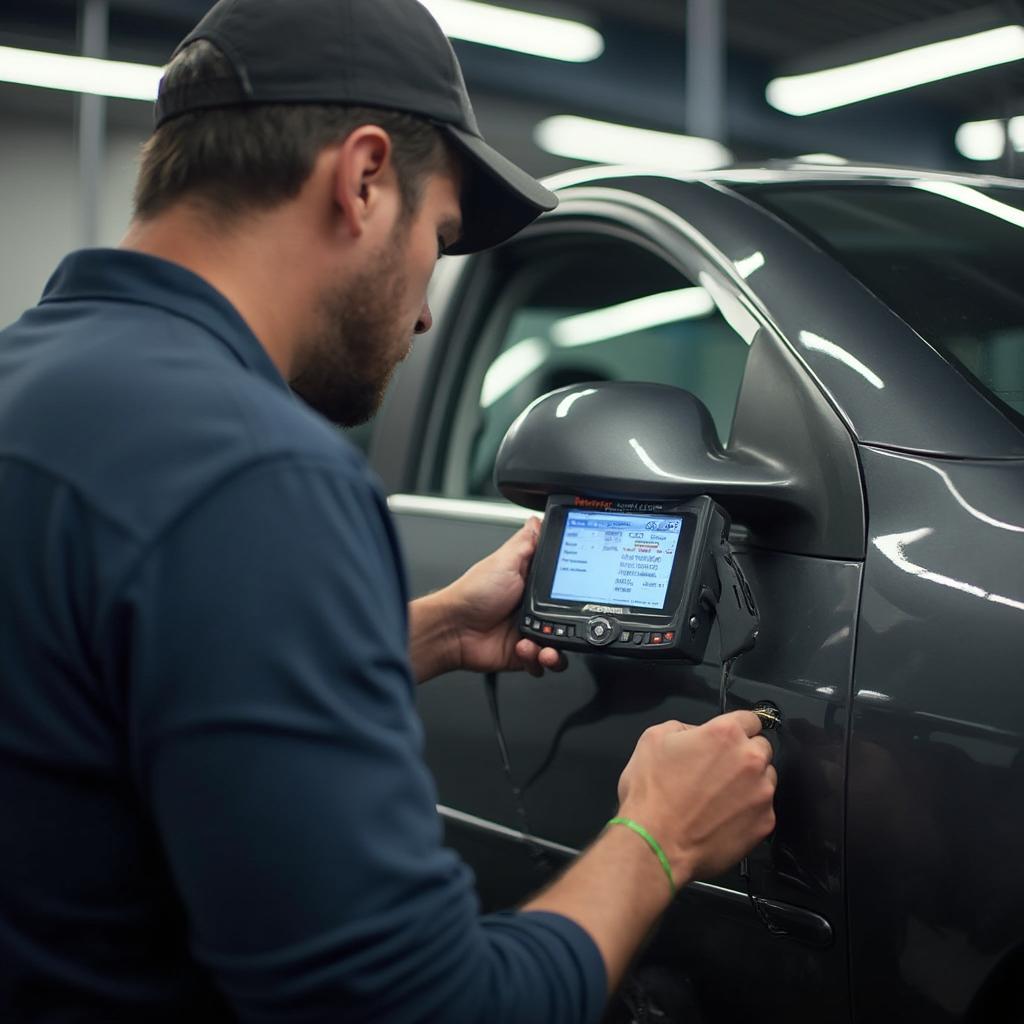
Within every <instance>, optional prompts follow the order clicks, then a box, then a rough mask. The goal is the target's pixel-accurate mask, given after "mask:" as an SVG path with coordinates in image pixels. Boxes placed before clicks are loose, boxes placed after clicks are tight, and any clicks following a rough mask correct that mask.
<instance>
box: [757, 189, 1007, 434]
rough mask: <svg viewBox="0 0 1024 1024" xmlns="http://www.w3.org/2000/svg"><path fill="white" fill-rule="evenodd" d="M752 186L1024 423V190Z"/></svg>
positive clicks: (765, 204) (760, 200)
mask: <svg viewBox="0 0 1024 1024" xmlns="http://www.w3.org/2000/svg"><path fill="white" fill-rule="evenodd" d="M741 191H743V192H744V194H745V195H746V196H747V197H748V198H749V199H751V200H753V201H754V202H756V203H758V204H759V205H761V206H763V207H765V208H766V209H768V210H770V211H772V212H773V213H775V214H776V215H777V216H779V217H781V218H782V219H783V220H785V221H787V222H788V223H789V224H790V225H791V226H793V227H795V228H796V229H797V230H798V231H800V232H801V233H802V234H804V235H806V236H808V237H809V238H810V239H811V240H812V241H814V242H815V244H817V245H818V246H819V247H820V248H822V249H824V250H826V251H828V252H830V253H831V254H832V255H833V256H834V257H835V258H836V259H838V260H839V261H840V262H841V263H842V264H844V266H846V268H847V269H848V270H849V271H851V272H852V273H853V274H854V275H855V276H856V277H858V278H859V279H860V280H861V281H862V282H863V283H864V284H865V285H866V286H867V287H868V288H869V289H871V291H872V292H874V293H875V295H877V296H878V297H879V298H880V299H881V300H882V301H883V302H885V303H886V304H887V305H888V306H889V307H890V308H891V309H893V310H894V311H895V312H896V313H897V314H898V315H899V316H900V317H902V318H903V319H904V320H905V321H906V322H907V323H908V324H910V326H911V327H913V328H914V330H916V331H917V333H918V334H920V335H921V336H922V337H923V338H924V339H925V340H926V341H928V342H929V343H930V344H932V345H933V346H934V347H935V348H937V349H938V350H939V351H940V352H941V353H943V355H945V356H946V357H947V358H948V359H949V360H950V361H951V362H952V363H953V364H954V365H955V366H956V367H957V368H958V369H959V370H961V371H962V372H963V373H964V374H965V375H966V376H967V377H968V378H969V379H970V380H971V381H972V382H973V383H974V384H975V385H976V386H977V387H979V388H980V389H981V390H982V391H983V392H984V393H985V394H986V395H987V396H988V397H989V398H990V399H991V400H993V402H994V403H995V404H996V405H997V406H999V407H1000V408H1001V409H1002V410H1003V411H1004V412H1005V413H1006V414H1007V415H1008V416H1009V417H1010V418H1011V419H1013V420H1014V421H1015V422H1016V423H1017V424H1018V425H1019V426H1024V189H1016V188H1012V187H1001V188H995V187H992V188H989V187H974V186H968V185H962V184H954V183H951V182H940V181H928V180H926V179H921V180H920V181H914V182H912V183H908V184H906V185H882V184H876V183H871V182H865V183H854V184H849V183H844V184H833V183H828V184H818V183H814V184H810V183H802V184H800V185H798V186H797V185H767V186H766V185H760V186H756V187H746V188H743V189H741Z"/></svg>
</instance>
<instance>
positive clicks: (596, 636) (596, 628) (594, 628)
mask: <svg viewBox="0 0 1024 1024" xmlns="http://www.w3.org/2000/svg"><path fill="white" fill-rule="evenodd" d="M587 639H588V640H589V641H590V642H591V643H592V644H595V645H596V646H598V647H602V646H604V645H605V644H610V643H611V642H612V640H614V639H615V631H614V630H613V629H612V624H611V623H610V622H609V621H608V620H607V619H603V618H596V619H590V621H589V622H587Z"/></svg>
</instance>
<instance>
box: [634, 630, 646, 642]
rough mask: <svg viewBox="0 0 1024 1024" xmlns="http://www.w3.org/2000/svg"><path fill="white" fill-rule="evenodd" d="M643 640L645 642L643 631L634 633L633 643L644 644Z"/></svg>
mask: <svg viewBox="0 0 1024 1024" xmlns="http://www.w3.org/2000/svg"><path fill="white" fill-rule="evenodd" d="M643 642H644V635H643V633H634V634H633V643H634V644H642V643H643Z"/></svg>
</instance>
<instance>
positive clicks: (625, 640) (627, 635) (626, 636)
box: [619, 629, 633, 644]
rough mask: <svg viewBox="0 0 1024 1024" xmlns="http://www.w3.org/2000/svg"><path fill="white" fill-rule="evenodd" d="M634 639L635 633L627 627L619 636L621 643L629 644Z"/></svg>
mask: <svg viewBox="0 0 1024 1024" xmlns="http://www.w3.org/2000/svg"><path fill="white" fill-rule="evenodd" d="M632 639H633V634H632V633H630V631H629V630H628V629H627V630H625V631H624V632H623V634H622V636H620V637H619V643H623V644H628V643H629V642H630V641H631V640H632Z"/></svg>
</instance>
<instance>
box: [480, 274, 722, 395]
mask: <svg viewBox="0 0 1024 1024" xmlns="http://www.w3.org/2000/svg"><path fill="white" fill-rule="evenodd" d="M714 310H715V304H714V302H713V301H712V299H711V296H710V295H709V294H708V293H707V292H706V291H705V290H704V289H703V288H692V287H691V288H678V289H676V290H675V291H670V292H658V293H657V294H655V295H644V296H643V297H642V298H639V299H630V300H629V301H628V302H620V303H618V304H617V305H614V306H606V307H604V308H603V309H591V310H587V312H586V313H573V314H572V315H571V316H566V317H562V319H561V320H556V321H555V322H554V323H553V324H552V325H551V328H550V330H549V331H548V337H546V338H537V337H532V338H525V339H524V340H523V341H519V342H516V344H515V345H513V346H512V347H511V348H510V349H507V350H506V351H504V352H502V353H501V355H500V356H498V358H497V359H495V360H494V362H493V363H492V364H491V366H490V368H489V369H488V371H487V373H486V374H485V375H484V381H483V385H482V386H481V388H480V406H481V408H484V409H487V408H489V407H490V406H492V405H494V403H495V402H497V401H498V399H500V398H502V397H503V396H505V395H507V394H508V393H509V392H510V391H511V390H512V389H513V388H514V387H515V386H516V385H517V384H519V383H520V382H522V381H524V380H526V378H527V377H529V376H530V374H531V373H533V372H534V371H536V370H539V369H540V367H541V366H543V365H544V363H545V362H546V361H547V359H548V356H549V355H550V353H551V349H552V345H555V346H557V347H559V348H575V347H577V346H579V345H592V344H594V343H596V342H599V341H608V340H609V339H610V338H621V337H623V336H624V335H627V334H635V333H637V332H638V331H646V330H650V329H652V328H654V327H662V326H664V325H665V324H671V323H675V322H676V321H678V320H692V319H694V318H697V317H702V316H708V315H710V314H711V313H713V312H714ZM588 393H589V392H588Z"/></svg>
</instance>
